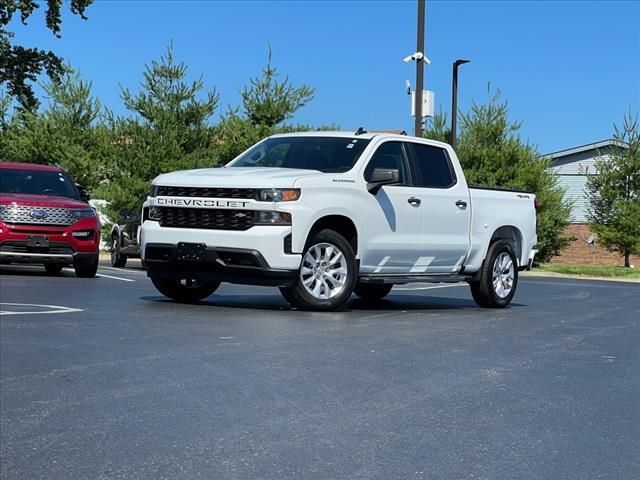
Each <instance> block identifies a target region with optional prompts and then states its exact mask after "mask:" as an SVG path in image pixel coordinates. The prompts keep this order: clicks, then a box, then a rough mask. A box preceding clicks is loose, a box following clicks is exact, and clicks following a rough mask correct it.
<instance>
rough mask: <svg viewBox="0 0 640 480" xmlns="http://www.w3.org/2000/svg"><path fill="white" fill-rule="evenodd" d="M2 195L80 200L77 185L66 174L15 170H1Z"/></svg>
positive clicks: (0, 185) (0, 186)
mask: <svg viewBox="0 0 640 480" xmlns="http://www.w3.org/2000/svg"><path fill="white" fill-rule="evenodd" d="M0 193H17V194H31V195H53V196H56V197H69V198H74V199H76V200H78V199H79V198H80V194H79V193H78V190H77V189H76V186H75V184H74V183H73V181H72V180H71V178H70V177H69V176H68V175H67V174H66V173H64V172H47V171H41V170H26V169H15V168H3V169H1V170H0Z"/></svg>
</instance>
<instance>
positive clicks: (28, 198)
mask: <svg viewBox="0 0 640 480" xmlns="http://www.w3.org/2000/svg"><path fill="white" fill-rule="evenodd" d="M14 203H15V204H16V205H24V206H29V207H58V208H60V207H62V208H89V205H87V204H86V203H84V202H81V201H80V200H74V199H73V198H69V197H57V196H55V195H30V194H26V193H0V205H11V204H14Z"/></svg>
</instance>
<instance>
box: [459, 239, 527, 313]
mask: <svg viewBox="0 0 640 480" xmlns="http://www.w3.org/2000/svg"><path fill="white" fill-rule="evenodd" d="M469 286H470V287H471V295H472V296H473V299H474V300H475V302H476V303H477V304H478V305H480V306H481V307H485V308H504V307H506V306H507V305H509V303H510V302H511V299H512V298H513V296H514V295H515V293H516V287H517V286H518V264H517V262H516V258H515V256H514V254H513V251H512V250H511V246H510V245H509V244H508V243H507V242H505V241H503V240H500V241H497V242H495V243H494V244H493V245H491V247H489V251H488V252H487V257H486V258H485V261H484V263H483V265H482V271H481V274H480V280H479V281H476V282H469Z"/></svg>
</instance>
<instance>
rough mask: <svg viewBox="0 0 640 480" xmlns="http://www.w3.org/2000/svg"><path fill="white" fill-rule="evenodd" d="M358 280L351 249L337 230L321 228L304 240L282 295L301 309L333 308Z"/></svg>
mask: <svg viewBox="0 0 640 480" xmlns="http://www.w3.org/2000/svg"><path fill="white" fill-rule="evenodd" d="M357 280H358V265H357V262H356V256H355V254H354V253H353V248H351V245H350V244H349V242H347V240H346V239H345V238H344V237H343V236H342V235H340V234H339V233H337V232H335V231H333V230H329V229H325V230H321V231H320V232H318V233H317V234H315V235H314V236H313V237H312V238H311V239H310V240H309V242H308V243H307V246H306V249H305V253H304V255H303V256H302V263H301V265H300V270H299V271H298V276H297V277H296V280H295V282H294V285H293V286H291V287H281V288H280V292H281V293H282V296H283V297H284V298H285V299H286V300H287V301H288V302H289V303H290V304H292V305H293V306H294V307H298V308H300V309H302V310H319V311H330V310H335V309H337V308H339V307H340V306H342V305H343V304H344V302H346V301H347V300H348V299H349V297H350V296H351V293H352V292H353V289H354V287H355V285H356V282H357Z"/></svg>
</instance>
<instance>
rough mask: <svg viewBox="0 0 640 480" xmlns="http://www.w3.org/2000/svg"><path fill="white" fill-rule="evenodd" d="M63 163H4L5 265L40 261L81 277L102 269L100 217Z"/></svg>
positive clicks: (0, 241)
mask: <svg viewBox="0 0 640 480" xmlns="http://www.w3.org/2000/svg"><path fill="white" fill-rule="evenodd" d="M78 187H79V186H78V185H76V184H75V183H74V181H73V180H72V179H71V177H70V176H69V174H68V173H67V172H65V171H64V170H63V169H62V168H60V167H54V166H49V165H36V164H30V163H0V263H39V264H44V267H45V269H46V270H47V272H50V273H58V272H60V270H62V268H63V267H65V266H67V265H73V267H74V269H75V271H76V275H77V276H79V277H95V275H96V272H97V270H98V249H99V245H100V220H99V219H98V216H97V215H96V211H95V209H94V208H92V207H91V206H89V203H88V202H89V195H88V193H87V192H86V191H85V190H84V189H82V187H80V188H78Z"/></svg>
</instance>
